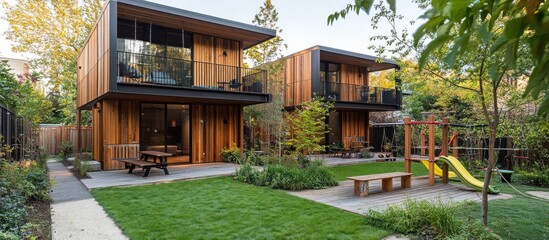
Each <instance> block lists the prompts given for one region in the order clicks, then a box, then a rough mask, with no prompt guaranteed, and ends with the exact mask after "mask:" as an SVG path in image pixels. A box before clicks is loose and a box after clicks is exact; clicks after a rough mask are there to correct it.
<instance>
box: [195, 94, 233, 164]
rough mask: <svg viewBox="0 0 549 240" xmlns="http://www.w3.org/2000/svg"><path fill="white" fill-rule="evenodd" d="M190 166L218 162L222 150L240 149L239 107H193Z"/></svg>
mask: <svg viewBox="0 0 549 240" xmlns="http://www.w3.org/2000/svg"><path fill="white" fill-rule="evenodd" d="M191 121H192V123H191V126H192V130H191V133H192V153H191V154H192V163H207V162H221V161H223V160H222V159H221V156H220V153H221V150H222V149H223V148H224V147H229V146H230V145H231V144H233V143H236V144H237V146H239V147H241V146H242V141H243V134H242V132H243V128H242V126H243V124H242V121H243V118H242V106H240V105H205V104H193V105H192V117H191Z"/></svg>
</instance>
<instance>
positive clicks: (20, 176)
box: [0, 161, 50, 201]
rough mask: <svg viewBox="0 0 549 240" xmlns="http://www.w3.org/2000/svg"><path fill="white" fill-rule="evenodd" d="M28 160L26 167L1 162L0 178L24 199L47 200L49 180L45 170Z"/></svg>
mask: <svg viewBox="0 0 549 240" xmlns="http://www.w3.org/2000/svg"><path fill="white" fill-rule="evenodd" d="M29 162H30V163H29V164H28V166H26V167H23V166H21V165H19V164H18V163H15V162H14V163H10V162H1V163H0V179H3V180H4V181H6V184H7V185H6V186H8V187H9V188H10V189H11V190H13V191H16V192H19V193H20V194H21V195H23V197H25V199H28V200H29V199H37V200H42V201H46V200H49V199H50V195H49V190H50V182H49V178H48V173H47V171H46V170H45V169H44V168H41V167H40V166H39V165H38V164H37V163H36V162H34V161H29Z"/></svg>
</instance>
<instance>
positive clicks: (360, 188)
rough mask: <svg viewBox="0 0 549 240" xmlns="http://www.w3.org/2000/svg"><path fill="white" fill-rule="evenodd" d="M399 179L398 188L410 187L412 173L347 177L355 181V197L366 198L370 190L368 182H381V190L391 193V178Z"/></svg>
mask: <svg viewBox="0 0 549 240" xmlns="http://www.w3.org/2000/svg"><path fill="white" fill-rule="evenodd" d="M397 177H400V184H401V185H400V186H401V187H402V188H410V187H412V173H405V172H390V173H381V174H371V175H363V176H354V177H348V178H347V179H350V180H354V181H355V195H356V196H360V197H363V196H367V195H368V191H369V190H370V185H369V181H372V180H381V189H382V190H385V191H388V192H390V191H393V178H397Z"/></svg>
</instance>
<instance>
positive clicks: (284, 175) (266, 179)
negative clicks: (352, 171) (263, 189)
mask: <svg viewBox="0 0 549 240" xmlns="http://www.w3.org/2000/svg"><path fill="white" fill-rule="evenodd" d="M304 159H305V160H307V162H308V161H309V160H308V159H307V158H304ZM235 179H236V180H238V181H242V182H247V183H251V184H255V185H257V186H267V187H270V188H274V189H284V190H291V191H298V190H303V189H321V188H326V187H330V186H336V185H337V184H338V183H337V181H336V180H335V178H334V176H333V174H332V173H331V172H330V170H329V169H328V168H327V167H326V166H325V164H324V162H323V161H320V160H315V161H311V162H310V163H308V164H307V166H306V167H298V166H291V165H290V166H288V165H282V164H270V165H266V166H265V167H264V169H263V170H261V169H258V168H255V167H253V166H252V165H251V164H249V163H246V164H244V165H241V166H240V167H239V168H238V169H237V171H236V177H235Z"/></svg>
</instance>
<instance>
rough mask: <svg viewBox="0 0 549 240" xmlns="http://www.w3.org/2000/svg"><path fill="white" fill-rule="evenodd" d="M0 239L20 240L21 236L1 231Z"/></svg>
mask: <svg viewBox="0 0 549 240" xmlns="http://www.w3.org/2000/svg"><path fill="white" fill-rule="evenodd" d="M0 239H3V240H19V236H17V235H15V234H13V233H11V232H3V231H0Z"/></svg>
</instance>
